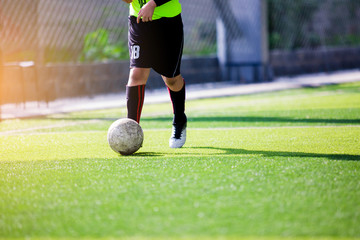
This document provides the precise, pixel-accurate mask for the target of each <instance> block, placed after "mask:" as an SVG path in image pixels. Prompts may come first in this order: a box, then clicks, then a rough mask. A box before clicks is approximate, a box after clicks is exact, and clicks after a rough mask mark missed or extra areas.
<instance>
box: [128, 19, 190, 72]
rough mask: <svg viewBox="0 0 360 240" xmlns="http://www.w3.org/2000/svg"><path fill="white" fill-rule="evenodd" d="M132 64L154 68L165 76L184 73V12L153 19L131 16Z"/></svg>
mask: <svg viewBox="0 0 360 240" xmlns="http://www.w3.org/2000/svg"><path fill="white" fill-rule="evenodd" d="M128 40H129V54H130V67H131V68H133V67H138V68H152V69H154V70H155V71H156V72H157V73H159V74H161V75H163V76H165V77H169V78H171V77H176V76H177V75H179V74H180V65H181V58H182V52H183V45H184V30H183V23H182V18H181V14H179V15H177V16H176V17H172V18H165V17H164V18H160V19H158V20H153V21H150V22H140V23H137V22H136V17H134V16H130V17H129V35H128Z"/></svg>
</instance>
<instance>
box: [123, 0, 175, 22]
mask: <svg viewBox="0 0 360 240" xmlns="http://www.w3.org/2000/svg"><path fill="white" fill-rule="evenodd" d="M147 1H148V0H133V1H132V3H131V4H130V16H135V17H137V16H138V14H139V11H140V9H141V7H142V6H143V5H145V4H146V2H147ZM180 13H181V4H180V3H179V0H171V1H169V2H167V3H165V4H163V5H161V6H158V7H156V8H155V11H154V15H153V18H152V19H153V20H156V19H159V18H162V17H175V16H177V15H179V14H180Z"/></svg>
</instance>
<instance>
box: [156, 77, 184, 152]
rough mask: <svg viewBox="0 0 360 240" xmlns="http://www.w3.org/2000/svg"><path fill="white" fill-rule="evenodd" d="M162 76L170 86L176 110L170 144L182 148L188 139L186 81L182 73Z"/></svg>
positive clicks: (174, 109) (174, 110) (172, 146)
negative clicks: (172, 76) (169, 76)
mask: <svg viewBox="0 0 360 240" xmlns="http://www.w3.org/2000/svg"><path fill="white" fill-rule="evenodd" d="M162 77H163V79H164V82H165V84H166V86H167V87H168V90H169V93H170V98H171V102H172V105H173V112H174V119H173V129H172V136H171V137H170V140H169V146H170V147H171V148H181V147H182V146H183V145H184V144H185V141H186V126H187V118H186V115H185V98H186V96H185V95H186V94H185V81H184V79H183V78H182V76H181V75H180V74H179V75H177V76H176V77H174V78H168V77H164V76H162Z"/></svg>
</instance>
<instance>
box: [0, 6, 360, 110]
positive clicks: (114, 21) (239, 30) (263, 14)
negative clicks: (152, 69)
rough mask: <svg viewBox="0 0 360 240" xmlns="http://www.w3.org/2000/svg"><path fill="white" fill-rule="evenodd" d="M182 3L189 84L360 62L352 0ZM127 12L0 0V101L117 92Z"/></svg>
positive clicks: (357, 14)
mask: <svg viewBox="0 0 360 240" xmlns="http://www.w3.org/2000/svg"><path fill="white" fill-rule="evenodd" d="M180 2H181V3H182V7H183V13H182V17H183V22H184V30H185V47H184V57H183V62H182V74H183V76H184V77H185V79H186V81H187V83H188V84H192V83H208V82H222V81H223V82H225V81H231V82H236V83H239V84H246V83H253V82H264V81H273V80H274V79H276V78H277V77H280V76H294V75H299V74H307V73H318V72H332V71H338V70H345V69H356V68H360V1H359V0H321V1H320V0H296V1H294V0H196V1H193V0H180ZM127 21H128V5H127V4H125V3H124V2H123V1H121V0H61V1H59V0H0V76H1V78H0V103H1V104H7V103H20V102H26V101H39V102H50V101H53V100H55V99H61V98H71V97H79V96H93V95H98V94H106V93H117V92H123V91H124V90H125V85H126V82H127V78H128V72H129V63H128V59H129V53H128V47H127V30H128V25H127ZM150 78H151V79H150V80H149V81H148V85H147V87H148V88H158V87H162V86H163V83H162V80H161V78H160V77H159V76H158V75H157V74H155V73H152V74H151V77H150Z"/></svg>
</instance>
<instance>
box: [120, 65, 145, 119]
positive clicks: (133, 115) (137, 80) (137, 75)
mask: <svg viewBox="0 0 360 240" xmlns="http://www.w3.org/2000/svg"><path fill="white" fill-rule="evenodd" d="M149 74H150V68H132V69H130V74H129V80H128V84H127V86H126V105H127V117H128V118H130V119H133V120H135V121H136V122H138V123H139V122H140V117H141V111H142V107H143V104H144V97H145V85H146V82H147V79H148V77H149Z"/></svg>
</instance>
